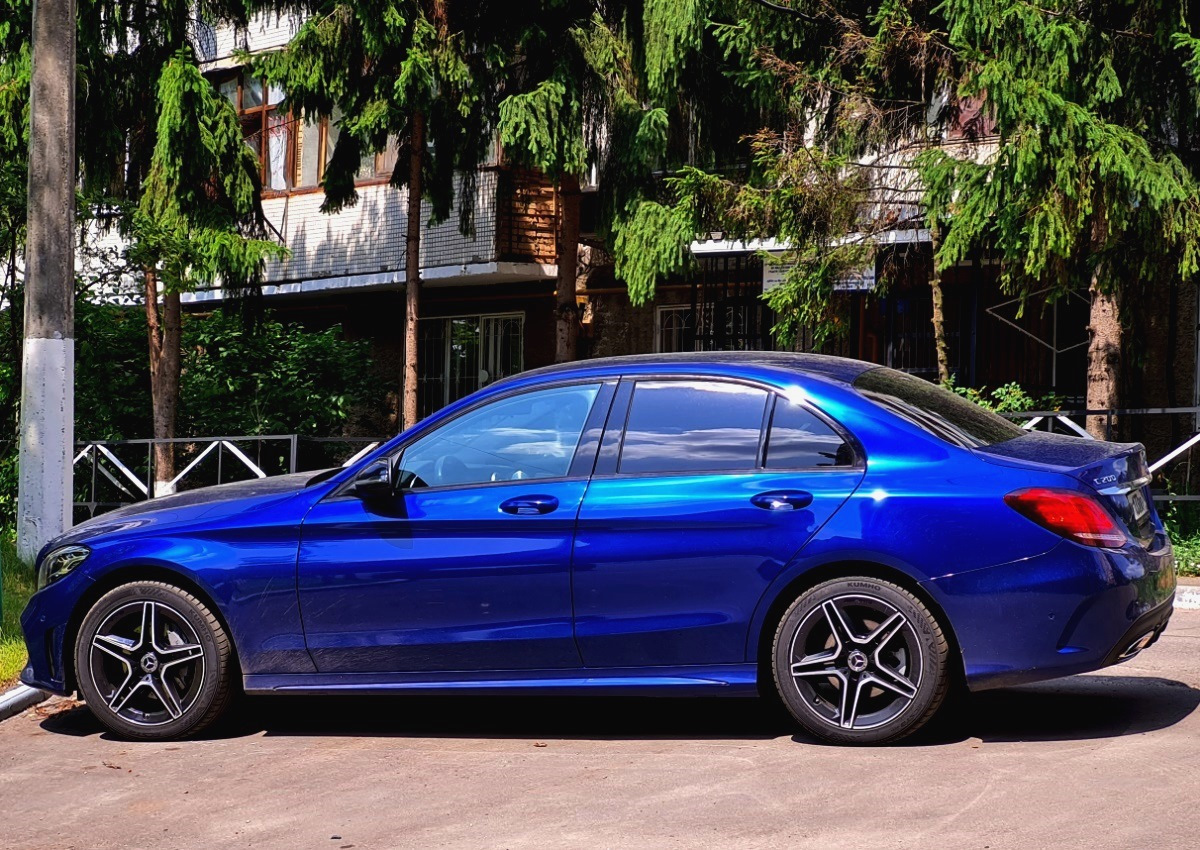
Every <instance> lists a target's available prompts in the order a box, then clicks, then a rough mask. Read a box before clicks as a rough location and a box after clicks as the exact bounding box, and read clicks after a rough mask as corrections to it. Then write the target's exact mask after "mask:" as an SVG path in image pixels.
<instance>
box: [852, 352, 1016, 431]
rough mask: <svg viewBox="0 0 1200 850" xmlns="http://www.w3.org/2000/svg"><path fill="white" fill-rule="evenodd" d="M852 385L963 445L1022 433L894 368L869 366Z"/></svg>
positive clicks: (864, 393) (1000, 418) (918, 422)
mask: <svg viewBox="0 0 1200 850" xmlns="http://www.w3.org/2000/svg"><path fill="white" fill-rule="evenodd" d="M854 388H855V389H857V390H858V391H859V392H860V393H862V394H863V395H864V396H866V397H867V398H869V399H871V400H872V401H874V402H876V403H877V404H879V405H881V406H882V407H885V408H887V409H888V410H890V411H892V412H893V413H895V414H896V415H898V416H901V417H903V418H904V419H907V420H908V421H910V422H912V423H913V424H914V425H917V426H918V427H920V428H923V429H924V430H926V431H928V432H929V433H931V434H933V435H934V436H937V437H941V438H942V439H943V440H946V441H947V442H949V443H953V444H954V445H956V446H962V447H963V448H978V447H980V446H990V445H993V444H995V443H1003V442H1005V441H1006V440H1011V439H1013V438H1014V437H1019V436H1021V435H1022V434H1024V433H1025V432H1024V431H1022V430H1021V429H1020V428H1019V427H1017V426H1016V425H1014V424H1013V423H1011V422H1009V421H1008V420H1007V419H1005V418H1004V417H1003V416H998V415H997V414H995V413H992V412H991V411H990V410H984V409H983V408H982V407H980V406H979V405H977V404H974V403H972V402H970V401H967V400H966V399H965V398H963V397H962V396H960V395H955V394H954V393H952V392H950V391H949V390H946V389H942V388H941V387H939V386H936V385H934V384H931V383H929V381H925V380H922V379H921V378H916V377H913V376H912V375H906V374H905V373H903V372H897V371H895V370H894V369H883V368H877V369H870V370H868V371H866V372H863V373H862V374H861V375H859V376H858V378H857V379H855V381H854Z"/></svg>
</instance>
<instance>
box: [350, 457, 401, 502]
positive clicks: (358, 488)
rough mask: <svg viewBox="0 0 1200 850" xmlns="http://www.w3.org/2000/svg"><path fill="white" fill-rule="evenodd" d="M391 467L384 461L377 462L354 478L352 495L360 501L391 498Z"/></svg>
mask: <svg viewBox="0 0 1200 850" xmlns="http://www.w3.org/2000/svg"><path fill="white" fill-rule="evenodd" d="M393 492H394V490H393V487H392V465H391V463H389V462H388V461H386V460H377V461H375V462H374V463H372V464H370V465H368V466H367V467H366V468H365V469H363V471H362V472H360V473H358V475H356V476H355V477H354V495H355V496H358V497H359V498H360V499H379V498H383V497H385V496H391V495H392V493H393Z"/></svg>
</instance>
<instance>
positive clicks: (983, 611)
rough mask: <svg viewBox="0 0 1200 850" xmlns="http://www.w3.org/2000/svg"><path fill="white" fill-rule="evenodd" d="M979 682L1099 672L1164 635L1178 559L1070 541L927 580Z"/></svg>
mask: <svg viewBox="0 0 1200 850" xmlns="http://www.w3.org/2000/svg"><path fill="white" fill-rule="evenodd" d="M926 587H927V588H928V589H929V591H930V593H932V594H933V596H934V598H935V599H937V601H938V602H939V604H941V605H942V607H943V608H944V609H945V611H946V614H947V616H948V617H949V619H950V623H951V626H952V627H953V629H954V633H955V637H956V638H957V640H958V643H959V647H960V649H961V650H962V656H963V665H964V670H965V673H966V679H967V684H968V686H969V687H970V688H971V689H972V690H983V689H986V688H996V687H1004V686H1007V685H1014V684H1020V683H1023V682H1035V681H1039V680H1043V679H1054V678H1058V677H1060V676H1070V675H1073V674H1075V673H1085V672H1088V671H1091V670H1098V669H1100V668H1102V667H1107V666H1109V665H1112V664H1117V663H1119V662H1121V661H1124V660H1127V659H1128V658H1131V657H1132V656H1133V655H1136V654H1137V652H1140V651H1141V650H1142V649H1145V648H1146V647H1147V646H1149V645H1150V644H1152V643H1153V642H1154V641H1156V640H1157V639H1158V637H1159V635H1161V634H1162V631H1163V629H1165V628H1166V625H1167V622H1168V620H1169V619H1170V617H1171V613H1172V609H1173V605H1174V594H1175V558H1174V554H1173V552H1172V551H1171V547H1170V545H1167V546H1165V547H1164V548H1162V549H1159V550H1158V551H1155V552H1147V551H1145V550H1142V549H1134V548H1133V547H1130V548H1129V549H1127V550H1120V551H1116V550H1105V549H1092V548H1089V547H1085V546H1080V545H1077V544H1075V543H1070V542H1067V541H1063V542H1062V543H1060V544H1059V545H1057V546H1056V547H1055V548H1054V549H1052V550H1050V551H1049V552H1047V553H1045V554H1044V555H1039V556H1037V557H1034V558H1028V559H1025V560H1022V561H1015V562H1012V563H1008V564H1001V565H999V566H995V567H989V568H986V569H982V570H973V571H971V572H967V573H962V574H959V575H949V576H944V577H942V578H939V579H935V580H933V581H930V582H927V583H926Z"/></svg>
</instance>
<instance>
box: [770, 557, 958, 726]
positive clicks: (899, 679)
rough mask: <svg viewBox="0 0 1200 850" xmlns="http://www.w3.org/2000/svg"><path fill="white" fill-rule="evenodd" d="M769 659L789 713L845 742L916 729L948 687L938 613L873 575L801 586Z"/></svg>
mask: <svg viewBox="0 0 1200 850" xmlns="http://www.w3.org/2000/svg"><path fill="white" fill-rule="evenodd" d="M772 657H773V662H774V663H773V667H774V674H775V685H776V687H777V688H778V690H779V695H780V696H781V697H782V698H783V701H784V703H785V704H786V705H787V707H788V710H789V711H790V712H791V713H792V716H793V717H795V718H796V720H797V721H798V722H799V723H800V725H801V726H803V727H804V728H805V729H807V730H808V731H809V732H811V733H812V734H813V735H816V736H817V737H819V738H823V739H825V740H827V741H831V742H834V743H839V744H879V743H886V742H889V741H895V740H898V739H900V738H903V737H904V736H906V735H910V734H912V733H913V732H915V731H916V730H917V729H919V728H920V727H921V726H923V725H924V724H925V723H926V722H928V721H929V719H930V718H931V717H932V716H933V715H934V714H935V713H936V712H937V710H938V708H939V707H940V706H941V704H942V702H943V701H944V700H945V698H946V694H947V691H948V689H949V684H950V676H949V672H948V657H949V645H948V642H947V640H946V636H945V634H944V632H943V631H942V628H941V626H940V624H939V623H938V621H937V619H936V618H935V617H934V616H933V614H931V613H930V611H929V609H928V608H927V607H926V606H925V605H924V604H923V603H922V602H921V601H920V600H919V599H917V597H915V596H913V595H912V594H911V593H909V592H908V591H907V590H905V589H903V588H901V587H899V586H897V585H894V584H891V583H890V582H886V581H880V580H878V579H873V578H865V577H851V578H842V579H835V580H833V581H827V582H824V583H822V584H819V585H817V586H816V587H813V588H812V589H810V590H808V591H806V592H805V593H803V594H802V595H801V596H800V597H799V598H798V599H797V600H796V601H795V602H793V603H792V605H791V606H790V607H789V608H788V609H787V611H786V612H785V613H784V615H783V619H782V620H781V621H780V623H779V627H778V629H777V630H776V633H775V643H774V648H773V653H772Z"/></svg>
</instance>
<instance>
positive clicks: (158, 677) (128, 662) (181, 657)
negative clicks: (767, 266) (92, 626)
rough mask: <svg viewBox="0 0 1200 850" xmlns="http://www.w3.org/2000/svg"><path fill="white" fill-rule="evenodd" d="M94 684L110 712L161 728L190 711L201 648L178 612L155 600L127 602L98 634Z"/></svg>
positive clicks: (199, 679) (200, 673) (201, 673)
mask: <svg viewBox="0 0 1200 850" xmlns="http://www.w3.org/2000/svg"><path fill="white" fill-rule="evenodd" d="M88 655H89V662H90V663H89V666H90V674H91V677H92V684H93V686H94V688H95V690H96V692H97V693H99V694H100V696H101V697H102V698H103V700H104V701H105V703H106V704H107V706H108V709H109V710H110V711H111V712H112V713H113V714H115V715H117V716H118V717H120V718H122V719H123V720H125V721H127V722H129V723H133V724H135V725H137V726H161V725H163V724H166V723H170V722H172V721H175V720H178V719H179V718H181V717H183V716H184V714H186V713H187V712H188V710H189V709H191V708H192V706H193V704H194V703H195V702H196V700H197V698H198V697H199V695H200V693H201V690H202V689H203V686H204V678H205V673H206V667H205V658H204V647H203V645H202V644H201V642H200V639H199V637H198V636H197V634H196V631H195V629H194V628H192V626H191V624H190V623H189V622H188V620H187V618H186V617H184V615H183V614H181V613H180V612H179V611H177V610H175V609H174V608H173V607H171V606H170V605H167V604H165V603H163V602H159V601H155V600H149V599H145V600H137V601H133V602H129V603H126V604H124V605H122V606H121V607H119V608H117V609H116V610H114V611H113V612H112V613H110V614H109V615H108V616H107V617H106V618H105V619H104V621H103V622H102V623H101V624H100V626H99V628H97V629H96V632H95V636H94V637H93V638H92V641H91V645H90V647H89V652H88Z"/></svg>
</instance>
